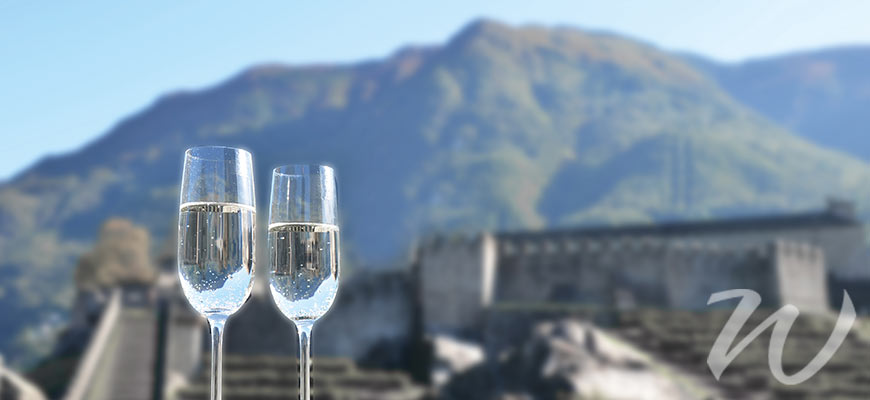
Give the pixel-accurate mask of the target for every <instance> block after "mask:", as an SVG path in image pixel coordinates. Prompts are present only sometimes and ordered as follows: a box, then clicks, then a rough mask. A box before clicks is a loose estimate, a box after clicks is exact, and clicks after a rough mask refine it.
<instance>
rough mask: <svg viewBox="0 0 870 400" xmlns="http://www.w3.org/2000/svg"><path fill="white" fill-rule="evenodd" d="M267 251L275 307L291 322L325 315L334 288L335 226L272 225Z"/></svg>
mask: <svg viewBox="0 0 870 400" xmlns="http://www.w3.org/2000/svg"><path fill="white" fill-rule="evenodd" d="M269 251H270V254H271V257H272V264H271V271H270V274H269V286H270V288H271V290H272V297H273V298H274V300H275V304H276V305H277V306H278V309H279V310H281V312H282V313H283V314H284V315H285V316H287V318H289V319H290V320H293V321H302V320H312V321H313V320H316V319H318V318H320V317H321V316H323V314H326V311H327V310H329V307H331V306H332V302H333V300H335V293H336V291H337V290H338V271H339V246H338V227H337V226H335V225H328V224H317V223H280V224H273V225H271V226H269Z"/></svg>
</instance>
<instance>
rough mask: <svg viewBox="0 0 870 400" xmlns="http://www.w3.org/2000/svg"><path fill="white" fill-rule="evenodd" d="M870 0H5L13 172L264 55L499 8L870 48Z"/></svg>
mask: <svg viewBox="0 0 870 400" xmlns="http://www.w3.org/2000/svg"><path fill="white" fill-rule="evenodd" d="M868 15H870V2H867V1H844V0H833V1H802V0H765V1H755V0H730V1H712V0H708V1H700V0H695V1H692V0H680V1H677V0H665V1H662V0H660V1H628V0H615V1H594V2H593V1H578V0H575V1H535V2H530V1H528V0H523V1H517V0H499V1H468V0H439V1H430V2H412V1H384V0H370V1H346V0H333V1H322V2H302V1H286V0H285V1H270V0H263V1H253V2H218V1H199V0H186V1H177V0H176V1H163V0H156V1H147V2H136V3H134V2H127V1H103V0H93V1H87V2H68V1H62V2H47V1H45V2H43V1H23V0H22V1H18V0H0V135H2V143H3V150H2V153H0V180H2V179H5V178H8V177H9V176H11V175H12V174H14V173H15V172H18V171H20V170H21V169H23V168H25V167H27V166H28V165H30V164H31V163H33V162H34V161H36V160H37V159H39V158H40V157H42V156H44V155H46V154H57V153H63V152H67V151H71V150H75V149H76V148H79V147H81V146H82V145H84V144H85V143H87V142H88V141H90V140H93V139H95V138H96V137H98V136H100V135H102V134H103V133H105V132H106V131H108V130H109V129H110V128H111V127H112V126H113V125H114V124H115V123H117V122H118V121H119V120H120V119H121V118H123V117H125V116H128V115H130V114H132V113H135V112H137V111H140V110H142V109H143V108H144V107H145V106H147V105H148V104H150V103H151V102H153V101H154V99H156V98H157V97H159V96H160V95H161V94H163V93H167V92H172V91H175V90H179V89H196V88H201V87H204V86H209V85H213V84H216V83H218V82H220V81H221V80H223V79H225V78H227V77H229V76H230V75H232V74H234V73H236V72H238V71H240V70H241V69H243V68H245V67H247V66H250V65H253V64H257V63H263V62H281V63H291V64H299V63H311V62H336V63H340V62H351V61H355V60H360V59H367V58H375V57H381V56H384V55H386V54H389V53H390V52H392V51H393V50H395V49H396V48H398V47H401V46H402V45H404V44H409V43H437V42H442V41H444V40H445V39H447V38H448V37H449V36H450V35H451V34H452V33H454V32H455V31H456V30H458V29H459V28H461V27H462V26H463V25H464V24H466V23H467V22H468V21H470V20H472V19H474V18H477V17H482V16H485V17H490V18H494V19H499V20H502V21H505V22H509V23H512V24H524V23H539V24H550V25H571V26H577V27H580V28H588V29H604V30H610V31H615V32H620V33H623V34H626V35H629V36H633V37H636V38H640V39H643V40H645V41H647V42H650V43H653V44H655V45H657V46H659V47H662V48H665V49H669V50H678V51H691V52H695V53H699V54H702V55H705V56H708V57H712V58H715V59H718V60H722V61H732V62H736V61H740V60H744V59H747V58H754V57H760V56H765V55H771V54H778V53H783V52H789V51H794V50H799V49H812V48H819V47H824V46H831V45H838V44H856V43H859V44H870V24H868V23H866V18H867V16H868Z"/></svg>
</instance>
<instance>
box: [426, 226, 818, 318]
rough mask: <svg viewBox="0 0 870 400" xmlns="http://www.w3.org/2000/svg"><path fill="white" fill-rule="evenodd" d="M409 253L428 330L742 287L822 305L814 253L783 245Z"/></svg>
mask: <svg viewBox="0 0 870 400" xmlns="http://www.w3.org/2000/svg"><path fill="white" fill-rule="evenodd" d="M490 253H493V255H492V257H490V256H489V254H490ZM419 256H420V259H419V260H418V263H419V266H420V284H421V285H422V289H423V290H422V292H421V298H422V307H423V316H424V318H423V319H424V326H425V329H426V330H427V331H429V332H436V331H449V330H453V331H456V330H460V331H461V330H463V329H472V328H474V327H476V325H477V324H479V322H480V315H481V312H482V311H483V310H484V309H486V308H487V307H488V306H489V305H491V304H492V303H493V302H495V303H574V304H588V305H594V306H605V307H622V308H624V307H657V308H677V309H695V310H698V309H705V308H706V307H707V301H708V299H709V297H710V295H711V294H713V293H715V292H719V291H724V290H730V289H751V290H754V291H756V292H758V293H759V294H760V295H761V297H762V301H763V303H762V306H766V307H778V306H780V305H782V304H786V303H790V304H794V305H796V306H798V307H799V308H801V309H802V310H804V309H805V310H807V311H823V310H826V309H827V308H828V297H827V286H826V285H827V283H826V279H825V278H826V269H825V258H824V252H823V251H822V249H820V248H818V247H816V246H811V245H809V244H806V243H803V244H798V243H794V242H789V241H784V240H773V241H769V242H763V243H752V244H742V243H741V244H735V243H734V242H728V241H726V244H725V245H722V244H718V243H713V242H712V241H709V240H683V239H660V238H655V237H614V238H603V239H590V238H577V237H574V238H572V237H565V236H564V235H563V236H557V235H549V234H546V233H543V234H540V235H523V236H521V237H516V236H507V237H504V238H498V237H495V238H493V237H491V236H488V235H487V236H482V237H480V238H477V239H473V240H461V241H456V240H454V241H448V240H441V241H432V242H430V243H429V244H428V245H424V246H423V247H422V248H421V249H420V253H419ZM490 288H492V292H491V293H492V297H488V296H485V295H483V294H484V293H490Z"/></svg>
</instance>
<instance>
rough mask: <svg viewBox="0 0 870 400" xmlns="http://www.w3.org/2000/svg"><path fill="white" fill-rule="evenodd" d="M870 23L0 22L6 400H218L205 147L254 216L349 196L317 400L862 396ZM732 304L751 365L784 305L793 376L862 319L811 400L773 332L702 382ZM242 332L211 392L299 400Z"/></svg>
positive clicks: (487, 12) (277, 8)
mask: <svg viewBox="0 0 870 400" xmlns="http://www.w3.org/2000/svg"><path fill="white" fill-rule="evenodd" d="M868 13H870V4H868V3H864V2H859V1H828V2H824V3H822V2H811V1H768V2H763V3H759V2H754V1H743V0H741V1H728V2H717V1H711V2H692V1H676V0H668V1H657V2H648V3H638V2H630V1H613V2H606V3H601V2H597V3H592V2H577V1H548V2H539V3H535V4H534V5H532V4H531V3H529V2H527V1H525V2H523V1H498V2H496V1H492V2H479V3H476V4H469V3H468V2H462V1H453V0H448V1H441V2H437V3H431V4H428V5H425V4H412V3H410V2H391V1H374V2H350V1H337V2H331V3H329V4H325V3H298V2H297V3H287V2H272V1H267V2H257V3H256V4H242V3H237V4H221V5H218V4H214V3H207V2H203V1H188V2H184V3H178V2H168V1H160V2H148V3H141V4H130V3H117V2H108V1H95V2H90V3H87V4H73V3H63V4H59V3H54V4H48V3H38V2H19V1H13V0H0V110H2V111H0V134H2V143H3V144H2V157H0V322H2V323H0V354H2V357H0V399H3V400H6V399H44V398H46V399H47V398H51V399H54V398H66V399H73V400H77V399H206V398H207V395H208V368H207V366H208V356H209V355H208V348H207V336H206V335H207V333H206V330H205V326H204V320H202V319H201V318H200V317H199V316H198V315H196V314H195V313H194V312H193V311H192V310H191V309H190V308H189V306H188V305H187V303H186V300H185V299H184V297H183V296H182V295H181V292H180V290H179V287H178V283H177V275H176V272H175V271H176V260H175V252H176V245H177V244H176V238H175V235H176V233H175V230H176V228H175V225H176V220H177V208H178V184H179V181H180V173H181V161H182V154H183V151H184V150H185V149H186V148H188V147H191V146H194V145H229V146H237V147H242V148H245V149H248V150H250V151H252V153H253V154H254V162H255V168H256V178H257V185H258V186H257V192H258V196H259V197H258V203H259V205H260V208H261V210H263V209H265V208H264V207H266V205H267V204H268V199H267V196H266V195H267V193H268V192H267V191H268V189H269V188H268V179H269V176H270V175H269V173H270V170H271V168H273V167H274V166H276V165H279V164H286V163H302V162H325V163H329V164H331V165H333V166H335V168H336V170H337V174H338V177H339V191H340V212H341V229H342V233H343V235H342V236H343V237H342V243H343V247H342V275H341V277H342V283H341V287H340V290H339V296H338V299H337V300H336V303H335V305H334V306H333V308H332V311H331V312H330V313H329V314H328V315H327V316H326V317H325V318H324V319H323V320H322V321H321V322H319V323H318V325H317V326H316V328H315V334H314V355H315V361H314V364H315V367H314V386H315V389H314V397H315V398H316V399H505V400H507V399H575V398H576V399H719V398H722V399H770V398H775V399H780V398H782V399H832V398H839V399H853V398H854V399H859V398H867V397H868V396H870V378H868V376H867V374H866V372H865V371H866V370H867V368H870V327H868V319H867V312H868V311H870V268H868V262H870V246H868V241H867V235H866V233H865V231H866V226H867V222H868V220H870V209H868V205H870V203H868V199H870V130H868V129H870V128H868V126H870V124H868V122H870V113H868V112H867V110H870V75H868V73H867V71H870V25H868V24H866V21H865V18H866V15H868ZM266 214H267V213H264V212H261V213H260V215H259V223H260V224H259V226H260V228H259V229H260V230H261V232H259V234H260V237H261V238H262V237H264V236H263V235H264V234H265V231H264V229H265V228H264V227H265V225H266V224H265V222H266V219H265V218H266V217H267V216H266ZM264 242H265V241H264V240H260V243H261V244H262V243H264ZM258 254H259V258H258V260H259V265H258V266H257V268H258V271H257V274H258V275H259V276H260V277H262V275H263V274H262V272H263V271H265V267H266V266H267V265H266V263H267V260H268V257H267V255H266V254H265V253H264V251H263V249H259V250H258ZM729 289H751V290H754V291H756V292H758V293H759V294H760V295H761V298H762V304H761V306H760V308H759V309H758V310H757V311H756V312H755V313H754V314H753V316H752V318H751V319H750V321H749V323H748V324H747V326H746V327H744V329H743V330H742V333H741V335H740V336H738V338H742V337H743V335H744V334H745V333H746V332H749V331H750V330H751V329H752V328H754V327H755V326H756V325H757V324H758V323H760V322H761V321H762V320H764V318H766V317H767V316H769V315H770V314H771V313H773V312H774V311H775V310H776V309H778V308H780V307H782V306H783V305H786V304H792V305H795V306H796V307H798V309H799V310H800V311H801V314H800V317H799V318H798V321H797V323H796V324H795V326H794V327H793V328H792V332H791V334H790V336H789V339H788V341H787V343H786V348H785V353H784V357H783V364H784V368H785V372H786V373H788V374H793V373H795V372H797V371H799V370H800V369H802V368H803V366H804V365H806V364H807V362H808V361H809V360H810V359H812V358H813V357H814V356H815V355H816V353H817V352H818V351H819V350H820V349H821V348H822V345H823V344H824V343H825V341H826V340H827V338H828V336H829V335H830V333H831V332H832V330H833V327H834V324H835V320H836V315H837V313H838V312H839V310H840V307H841V304H842V303H843V298H844V293H848V295H849V296H850V299H851V302H853V304H854V306H855V308H856V309H857V310H858V313H859V317H858V321H857V322H856V324H855V326H854V327H853V328H852V330H851V331H850V334H849V336H848V337H847V339H846V341H845V342H844V344H843V345H842V347H841V348H840V349H839V351H838V352H837V353H836V354H835V355H834V357H833V358H832V360H831V361H830V362H829V363H828V364H827V365H826V366H825V367H824V368H823V369H822V370H821V372H820V373H819V374H817V375H816V376H814V377H813V378H811V379H810V380H808V381H806V382H804V383H801V384H798V385H793V386H787V385H783V384H781V383H779V382H777V381H776V380H775V379H774V378H773V376H772V374H771V372H770V369H769V367H768V360H767V348H768V347H767V345H768V342H769V333H765V334H762V335H761V337H760V338H759V339H758V340H756V341H754V342H753V343H752V344H751V345H749V347H747V349H746V350H745V351H744V352H743V353H742V354H741V355H740V356H739V357H737V358H736V359H735V360H734V362H733V363H732V364H731V366H729V367H728V369H726V371H725V373H724V374H723V375H722V377H721V379H719V380H717V379H715V378H714V377H713V375H712V374H711V373H710V371H709V369H708V367H707V365H706V359H707V354H708V352H709V350H710V347H711V346H712V343H713V341H714V340H715V338H716V336H717V335H718V334H719V331H720V330H721V329H722V328H723V326H724V325H725V321H726V320H727V319H728V317H729V316H730V313H731V311H732V310H733V308H734V307H735V306H736V304H737V301H736V300H731V301H726V302H721V303H716V304H712V305H710V306H708V305H707V301H708V299H709V298H710V295H712V294H713V293H715V292H719V291H723V290H729ZM768 332H769V331H768ZM227 335H228V336H227V339H226V340H227V342H226V344H225V351H226V352H227V354H226V357H225V372H224V388H225V389H224V395H225V397H226V398H228V399H294V398H296V358H295V354H296V348H295V343H296V341H295V337H294V332H293V328H292V327H291V324H290V323H289V322H288V321H286V320H285V319H284V318H283V317H282V316H281V315H280V314H279V313H278V312H276V311H275V310H274V308H273V306H272V305H271V299H270V298H269V294H268V293H267V291H266V290H264V289H263V285H262V283H258V285H257V289H256V290H255V294H254V296H253V297H252V299H251V300H250V301H249V302H248V304H247V305H246V306H245V307H244V308H243V309H242V310H241V311H240V312H239V313H238V314H236V315H235V316H234V317H233V318H232V319H231V321H230V323H229V324H228V332H227Z"/></svg>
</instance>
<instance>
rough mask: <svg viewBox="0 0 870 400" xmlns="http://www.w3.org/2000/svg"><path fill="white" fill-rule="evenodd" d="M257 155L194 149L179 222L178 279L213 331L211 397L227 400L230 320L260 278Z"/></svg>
mask: <svg viewBox="0 0 870 400" xmlns="http://www.w3.org/2000/svg"><path fill="white" fill-rule="evenodd" d="M255 223H256V208H255V204H254V171H253V165H252V161H251V153H248V152H247V151H245V150H240V149H234V148H231V147H218V146H214V147H212V146H206V147H194V148H191V149H188V150H187V151H186V152H185V153H184V172H183V174H182V178H181V206H180V211H179V218H178V276H179V278H180V279H181V289H182V290H183V291H184V295H185V296H186V297H187V300H188V301H189V302H190V305H191V306H192V307H193V308H194V309H195V310H196V311H197V312H198V313H200V314H202V315H203V316H205V318H206V319H207V320H208V324H209V326H210V328H211V344H212V347H211V399H212V400H219V399H220V398H221V355H222V354H221V352H222V344H223V338H222V336H223V331H224V325H225V324H226V321H227V318H229V316H230V315H232V314H233V313H235V312H236V311H238V310H239V308H241V307H242V305H243V304H245V302H246V301H247V300H248V298H249V297H250V296H251V289H252V287H253V282H254V280H253V277H254V232H255Z"/></svg>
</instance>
